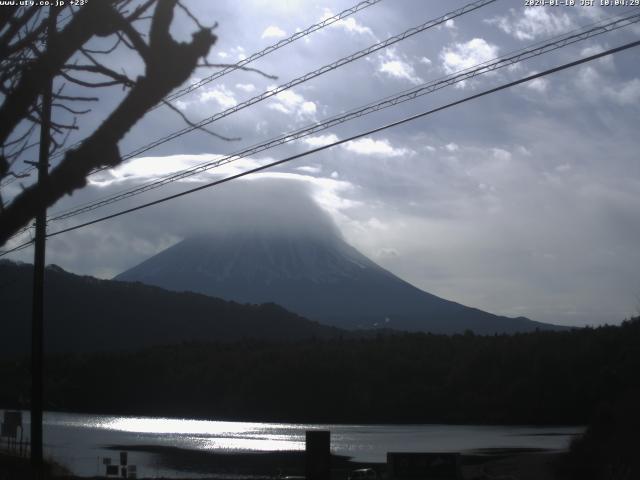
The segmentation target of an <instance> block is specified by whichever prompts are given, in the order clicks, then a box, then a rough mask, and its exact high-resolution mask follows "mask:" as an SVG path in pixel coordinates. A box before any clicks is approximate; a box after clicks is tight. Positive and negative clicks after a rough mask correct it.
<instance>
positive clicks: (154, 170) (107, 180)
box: [89, 154, 259, 188]
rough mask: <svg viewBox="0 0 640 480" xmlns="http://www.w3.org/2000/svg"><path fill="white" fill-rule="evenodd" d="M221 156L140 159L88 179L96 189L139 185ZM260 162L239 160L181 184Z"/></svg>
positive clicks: (245, 167)
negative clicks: (120, 185) (122, 184)
mask: <svg viewBox="0 0 640 480" xmlns="http://www.w3.org/2000/svg"><path fill="white" fill-rule="evenodd" d="M222 157H223V156H222V155H214V154H209V155H168V156H164V157H140V158H134V159H132V160H130V161H128V162H126V163H125V164H123V165H121V166H119V167H117V168H113V169H110V170H106V171H105V172H101V173H100V174H98V175H94V176H92V177H91V178H90V179H89V183H90V185H92V186H95V187H103V188H104V187H109V186H111V185H115V184H119V183H124V182H127V183H129V182H133V183H139V182H142V181H146V180H148V179H156V178H158V177H160V176H164V175H168V174H171V173H174V172H178V171H181V170H186V169H189V168H192V167H194V166H196V165H200V164H203V163H209V162H215V161H217V160H219V159H220V158H222ZM258 165H259V163H258V162H257V161H255V160H251V159H247V158H244V159H240V160H236V161H234V162H232V163H228V164H226V165H223V166H218V167H215V168H212V169H210V170H208V171H205V172H202V173H199V174H197V175H194V176H191V177H185V178H184V179H183V180H180V181H181V182H197V181H203V180H204V179H206V178H209V177H210V176H212V175H221V174H230V173H231V174H233V173H238V172H239V171H242V170H244V169H248V168H254V167H256V166H258Z"/></svg>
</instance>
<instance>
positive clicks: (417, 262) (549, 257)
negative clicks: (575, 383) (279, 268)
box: [4, 0, 640, 325]
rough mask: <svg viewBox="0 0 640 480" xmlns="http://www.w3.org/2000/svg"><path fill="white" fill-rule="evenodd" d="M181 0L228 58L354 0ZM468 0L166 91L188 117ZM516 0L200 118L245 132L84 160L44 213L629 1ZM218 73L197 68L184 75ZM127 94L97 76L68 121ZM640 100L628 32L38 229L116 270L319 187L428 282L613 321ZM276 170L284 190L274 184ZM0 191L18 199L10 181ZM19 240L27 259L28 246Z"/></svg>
mask: <svg viewBox="0 0 640 480" xmlns="http://www.w3.org/2000/svg"><path fill="white" fill-rule="evenodd" d="M186 3H187V4H189V5H190V6H191V7H192V10H193V12H194V13H195V14H196V15H197V16H198V17H199V19H200V21H201V22H202V23H204V24H213V23H214V22H216V21H217V22H218V23H219V26H218V28H217V30H216V33H217V35H218V36H219V40H218V42H217V43H216V45H215V46H214V48H213V49H212V51H211V54H210V56H209V60H210V61H211V62H214V63H234V62H236V61H238V60H240V59H242V58H244V57H245V56H248V55H250V54H251V53H253V52H255V51H258V50H261V49H262V48H264V47H266V46H268V45H270V44H272V43H275V42H276V41H278V40H279V39H281V38H285V37H286V36H288V35H291V34H293V33H295V32H296V30H298V29H305V28H306V27H307V26H309V25H311V24H313V23H316V22H318V21H320V20H321V19H323V18H325V17H327V16H331V15H332V14H335V13H338V12H340V11H341V10H343V9H345V8H348V7H350V6H352V5H354V4H355V1H354V0H351V1H326V2H318V1H302V0H297V1H296V0H278V1H274V0H243V1H218V2H211V1H205V0H187V2H186ZM465 3H466V2H463V1H451V0H447V1H439V0H430V1H422V0H383V1H381V2H380V3H379V4H377V5H374V6H372V7H370V8H367V9H365V10H363V11H361V12H359V13H358V14H356V15H354V16H351V17H349V18H348V19H346V20H343V21H341V22H338V23H336V24H334V25H333V26H331V27H328V28H325V29H323V30H321V31H318V32H316V33H313V34H311V35H309V36H308V37H305V38H304V39H302V40H299V41H297V42H295V43H293V44H291V45H289V46H287V47H284V48H283V49H281V50H279V51H278V52H277V53H275V54H271V55H268V56H266V57H264V58H262V59H260V60H258V61H257V62H255V64H252V66H254V67H256V68H259V69H261V70H262V71H263V72H265V73H268V74H273V75H277V76H278V79H277V80H270V79H267V78H264V77H263V76H260V75H258V74H256V73H252V72H236V73H233V74H230V75H227V76H225V77H223V78H221V79H219V80H217V81H216V82H215V83H211V84H209V85H207V86H206V87H203V88H200V89H198V90H196V91H195V92H193V93H192V94H190V95H189V96H186V97H183V98H182V99H180V101H178V102H177V106H178V108H180V109H181V110H182V111H183V112H184V113H185V114H187V115H189V116H190V117H191V118H192V119H194V120H200V119H202V118H205V117H207V116H210V115H213V114H214V113H217V112H219V111H222V110H225V109H227V108H229V107H231V106H234V105H236V104H237V103H239V102H242V101H243V100H246V99H248V98H250V97H252V96H254V95H257V94H259V93H261V92H263V91H265V90H266V89H268V88H272V87H273V86H276V85H279V84H282V83H285V82H287V81H289V80H291V79H293V78H296V77H298V76H300V75H302V74H304V73H306V72H308V71H311V70H314V69H316V68H318V67H321V66H323V65H325V64H328V63H331V62H333V61H335V60H337V59H339V58H341V57H343V56H346V55H348V54H351V53H353V52H355V51H357V50H360V49H362V48H365V47H367V46H369V45H371V44H373V43H375V42H377V41H381V40H384V39H386V38H388V37H389V36H392V35H395V34H397V33H400V32H402V31H404V30H406V29H408V28H410V27H412V26H415V25H418V24H421V23H423V22H425V21H427V20H429V19H432V18H435V17H438V16H440V15H442V14H444V13H446V12H448V11H451V10H453V9H455V8H458V7H460V6H462V5H464V4H465ZM523 3H524V2H523V1H521V0H517V1H515V0H514V1H512V0H498V1H497V2H495V3H494V4H491V5H489V6H487V7H484V8H482V9H480V10H477V11H475V12H472V13H469V14H467V15H464V16H462V17H459V18H456V19H455V20H452V21H449V22H447V23H446V24H445V25H442V26H440V27H437V28H433V29H430V30H428V31H425V32H422V33H420V34H418V35H415V36H413V37H411V38H409V39H407V40H404V41H402V42H400V43H398V44H396V45H395V46H393V47H391V48H387V49H385V50H382V51H379V52H377V53H374V54H371V55H370V56H368V57H366V58H363V59H360V60H357V61H355V62H353V63H351V64H349V65H347V66H345V67H343V68H340V69H337V70H335V71H332V72H329V73H327V74H325V75H323V76H321V77H319V78H316V79H313V80H311V81H309V82H307V83H304V84H303V85H300V86H297V87H295V88H293V89H292V90H289V91H287V92H285V93H282V94H279V95H278V96H277V97H275V98H271V99H269V100H266V101H264V102H261V103H260V104H258V105H255V106H253V107H251V108H248V109H245V110H243V111H241V112H238V113H237V114H234V115H232V116H229V117H228V118H225V119H223V120H220V121H219V122H216V123H214V124H212V125H211V127H210V128H211V129H212V130H215V131H216V132H218V133H220V134H224V135H227V136H232V137H240V138H241V140H240V141H234V142H225V141H221V140H216V139H214V138H212V137H211V136H209V135H206V134H204V133H201V132H196V133H191V134H188V135H185V136H183V137H181V138H180V139H178V140H176V141H173V142H171V143H168V144H165V145H163V146H160V147H158V148H155V149H154V150H152V151H150V152H147V153H146V154H145V155H146V156H145V157H144V158H139V159H135V160H132V161H130V162H129V163H128V164H127V165H124V166H123V167H121V168H119V169H118V170H117V171H113V172H105V173H102V174H100V175H97V176H95V177H93V178H92V181H91V184H90V185H89V186H88V187H87V188H85V189H84V190H83V191H81V192H76V193H75V194H74V195H73V196H71V197H68V198H65V199H64V200H63V201H61V202H59V204H58V205H56V206H55V207H53V208H52V209H51V210H50V212H57V211H61V210H63V209H66V208H70V207H72V206H74V205H77V204H80V203H83V202H86V201H90V200H93V199H97V198H100V197H102V196H104V195H107V194H109V193H113V192H116V191H120V190H122V189H125V188H128V187H131V186H134V185H137V184H140V183H143V182H146V181H148V180H150V179H152V178H154V177H155V176H157V175H158V174H163V173H168V172H171V171H174V170H177V169H181V168H184V167H187V166H191V165H194V164H198V163H201V162H203V161H206V160H209V159H215V158H217V156H219V155H223V154H227V153H231V152H235V151H237V150H240V149H242V148H243V147H246V146H249V145H252V144H255V143H258V142H261V141H264V140H267V139H270V138H272V137H275V136H277V135H279V134H281V133H284V132H288V131H291V130H293V129H296V128H300V127H304V126H306V125H309V124H312V123H314V122H317V121H321V120H322V119H324V118H326V117H329V116H332V115H335V114H338V113H340V112H342V111H346V110H349V109H352V108H355V107H358V106H361V105H364V104H367V103H370V102H372V101H375V100H377V99H380V98H383V97H386V96H388V95H392V94H395V93H398V92H400V91H403V90H406V89H409V88H413V87H415V86H417V85H420V84H423V83H426V82H429V81H432V80H434V79H437V78H440V77H443V76H444V75H447V74H450V73H452V72H455V71H458V70H461V69H463V68H467V67H470V66H473V65H475V64H477V63H480V62H483V61H486V60H490V59H492V58H494V57H496V56H500V55H504V54H507V53H509V52H511V51H514V50H518V49H522V48H524V47H526V46H528V45H531V44H533V43H536V42H540V41H543V40H545V39H548V38H550V37H553V36H556V35H559V34H562V33H564V32H568V31H570V30H572V29H575V28H578V27H580V26H583V25H587V24H590V23H593V22H596V21H598V20H601V19H603V18H606V17H609V16H613V15H619V14H622V13H624V12H625V11H626V9H624V8H621V7H607V8H604V7H595V6H594V7H528V8H525V7H523ZM194 28H195V27H194V26H193V24H192V23H190V22H189V21H188V19H186V18H184V17H183V16H178V17H177V18H176V20H175V24H174V34H175V35H176V36H179V37H181V38H188V35H189V34H190V33H191V32H192V31H193V30H194ZM639 36H640V28H638V27H637V26H635V27H631V28H625V29H623V30H620V31H616V32H613V33H609V34H606V35H602V36H600V37H596V38H594V39H591V40H588V41H585V42H580V43H578V44H576V45H573V46H571V47H569V48H566V49H562V50H559V51H557V52H554V53H552V54H550V55H545V56H543V57H539V58H537V59H534V60H531V61H527V62H524V63H522V64H520V65H518V66H517V67H511V68H508V69H504V70H501V71H499V72H496V73H492V74H489V75H483V76H481V77H478V78H476V79H474V80H472V81H468V82H466V83H464V84H459V85H457V86H456V87H449V88H447V89H445V90H442V91H440V92H438V93H435V94H432V95H427V96H424V97H421V98H419V99H417V100H415V101H412V102H408V103H405V104H402V105H399V106H396V107H393V108H390V109H387V110H385V111H382V112H378V113H376V114H372V115H369V116H367V117H364V118H360V119H358V120H354V121H352V122H349V123H347V124H344V125H342V126H339V127H335V128H332V129H329V130H327V131H325V132H323V133H321V134H317V135H314V136H313V137H310V138H307V139H305V140H300V141H296V142H294V143H293V144H291V145H287V146H284V147H279V148H276V149H273V150H270V151H268V152H263V153H261V154H258V155H256V156H255V157H252V158H250V159H245V160H242V161H239V162H235V163H233V164H230V165H227V166H225V167H224V168H221V169H216V170H212V171H210V172H209V173H206V174H201V175H199V176H198V177H195V178H191V179H189V180H188V181H184V182H180V183H177V184H174V185H172V186H170V187H169V188H167V189H160V190H157V191H154V192H151V193H148V194H145V195H142V196H139V197H136V198H135V199H130V200H128V201H125V202H121V203H118V204H116V205H114V206H113V207H110V208H105V209H104V210H99V211H96V212H93V213H92V214H88V215H85V216H82V217H79V218H75V219H73V220H69V221H68V222H63V223H60V224H55V225H52V226H51V230H52V231H55V230H56V229H58V228H60V227H62V226H68V225H73V224H74V223H76V222H78V221H79V220H88V219H91V218H94V217H96V216H98V214H106V213H110V212H113V211H116V210H119V209H121V208H125V207H129V206H133V205H136V204H138V203H141V202H142V201H147V200H150V199H154V198H158V197H160V196H163V195H166V194H168V193H174V192H178V191H181V190H184V189H186V188H189V187H191V186H194V185H197V184H198V183H199V182H204V181H211V179H212V178H219V177H220V176H224V175H228V174H229V173H231V172H234V173H235V172H239V171H243V170H245V169H247V168H249V167H251V166H255V165H259V164H261V163H264V162H266V161H269V160H274V159H280V158H283V157H285V156H287V155H290V154H292V153H296V152H301V151H304V150H308V149H309V148H311V147H313V146H318V145H321V144H324V143H326V142H330V141H332V140H336V139H341V138H345V137H348V136H350V135H353V134H355V133H358V132H362V131H365V130H367V129H370V128H374V127H377V126H380V125H383V124H385V123H389V122H392V121H395V120H398V119H401V118H403V117H406V116H409V115H411V114H415V113H418V112H421V111H425V110H428V109H431V108H434V107H437V106H440V105H443V104H445V103H447V102H450V101H452V100H455V99H459V98H462V97H465V96H468V95H471V94H473V93H477V92H479V91H482V90H484V89H486V88H490V87H493V86H496V85H499V84H501V83H504V82H506V81H510V80H514V79H517V78H519V77H522V76H526V75H527V74H530V73H532V72H537V71H541V70H544V69H547V68H551V67H553V66H556V65H559V64H561V63H565V62H567V61H571V60H574V59H576V58H579V57H581V56H586V55H590V54H593V53H596V52H599V51H602V50H603V49H607V48H611V47H614V46H618V45H621V44H623V43H626V42H629V41H631V40H637V39H638V37H639ZM110 61H112V62H114V64H116V65H118V66H119V67H122V68H125V70H127V72H129V73H135V72H138V71H139V69H140V64H139V63H138V61H137V59H136V57H135V56H134V55H132V54H131V53H127V52H122V51H118V52H117V53H116V54H115V55H114V56H113V58H111V59H110ZM212 71H213V70H211V69H200V70H199V71H198V72H196V74H195V75H194V80H195V79H197V78H202V77H205V76H206V75H207V74H209V73H211V72H212ZM121 95H122V92H121V91H120V90H119V89H112V90H108V91H105V92H103V94H102V101H101V103H100V104H99V106H98V107H97V108H95V109H94V111H93V112H92V113H91V114H90V115H87V116H85V117H84V118H82V125H83V128H82V130H81V132H79V135H80V136H81V135H83V134H86V133H88V132H89V131H90V129H91V128H92V126H95V125H96V124H98V123H99V122H100V120H101V118H103V117H104V115H105V114H106V113H107V112H109V111H110V109H112V108H113V106H114V105H115V103H116V102H117V100H118V99H119V98H121ZM639 113H640V49H637V48H636V49H632V50H628V51H625V52H622V53H619V54H616V55H615V56H612V57H607V58H604V59H601V60H598V61H595V62H592V63H589V64H586V65H583V66H579V67H577V68H574V69H571V70H568V71H565V72H561V73H558V74H555V75H552V76H549V77H545V78H544V79H539V80H535V81H533V82H530V83H528V84H525V85H522V86H518V87H514V88H512V89H510V90H507V91H502V92H499V93H496V94H493V95H491V96H488V97H484V98H482V99H479V100H476V101H473V102H469V103H465V104H463V105H460V106H457V107H454V108H451V109H448V110H446V111H444V112H440V113H437V114H435V115H431V116H429V117H427V118H423V119H420V120H417V121H414V122H412V123H409V124H405V125H403V126H400V127H396V128H392V129H388V130H385V131H383V132H380V133H377V134H375V135H371V136H368V137H365V138H362V139H360V140H357V141H354V142H351V143H348V144H344V145H342V146H338V147H334V148H332V149H330V150H326V151H324V152H321V153H318V154H315V155H312V156H308V157H304V158H302V159H299V160H296V161H294V162H292V163H290V164H288V165H286V166H282V167H279V168H277V169H275V170H272V171H269V172H266V173H262V174H257V175H255V176H254V178H252V179H249V178H247V179H246V180H241V181H238V182H235V184H227V185H223V186H221V187H216V188H213V189H210V190H205V191H202V192H199V193H196V194H194V195H191V196H189V197H186V198H183V199H181V200H176V201H173V202H170V203H168V204H164V205H163V206H157V207H152V208H149V209H146V210H143V211H140V212H137V213H134V214H131V215H127V216H124V217H121V218H118V219H115V220H111V221H108V222H104V223H101V224H98V225H95V226H93V227H90V228H86V229H82V230H79V231H77V232H74V233H71V234H67V235H61V236H59V237H56V238H55V239H52V240H51V241H50V242H49V243H48V251H47V263H56V264H59V265H60V266H62V267H63V268H65V269H67V270H70V271H72V272H75V273H81V274H89V275H95V276H99V277H103V278H110V277H112V276H113V275H115V274H117V273H120V272H121V271H123V270H126V269H127V268H130V267H132V266H134V265H135V264H137V263H139V262H140V261H142V260H144V259H146V258H148V257H149V256H151V255H153V254H155V253H157V252H159V251H161V250H162V249H164V248H166V247H168V246H170V245H171V244H173V243H175V242H177V241H179V240H180V239H181V238H184V237H185V236H188V235H190V234H192V233H193V232H194V231H197V230H198V229H202V228H222V226H223V225H225V222H224V221H223V219H224V217H225V216H227V217H229V218H233V217H235V218H242V219H243V221H245V219H246V221H247V222H251V216H252V215H254V216H261V215H262V214H261V213H260V212H261V210H262V211H264V209H268V210H269V211H271V212H276V215H275V216H276V217H278V218H280V219H281V221H282V222H288V223H295V222H297V221H298V220H305V218H304V217H305V214H304V213H303V212H302V210H303V209H302V208H301V207H300V206H299V205H307V204H308V203H307V202H306V201H305V199H308V198H311V199H313V200H314V201H315V202H317V203H318V204H319V205H320V206H321V207H322V208H323V209H324V210H325V211H326V212H327V213H328V214H329V216H330V218H332V219H333V221H334V222H335V223H336V225H337V227H338V229H339V230H340V231H341V232H342V234H343V236H344V237H345V238H346V239H347V241H349V242H350V243H351V244H352V245H354V246H355V247H357V248H358V249H360V250H361V251H362V252H363V253H365V254H366V255H368V256H369V257H370V258H371V259H373V260H374V261H376V262H377V263H379V264H380V265H382V266H383V267H385V268H387V269H389V270H391V271H392V272H393V273H395V274H396V275H398V276H400V277H401V278H403V279H405V280H407V281H409V282H411V283H413V284H414V285H416V286H418V287H419V288H422V289H424V290H426V291H428V292H431V293H433V294H436V295H439V296H442V297H444V298H447V299H450V300H454V301H457V302H460V303H463V304H466V305H470V306H474V307H478V308H481V309H484V310H487V311H490V312H493V313H496V314H502V315H510V316H516V315H523V316H527V317H529V318H532V319H534V320H539V321H547V322H554V323H559V324H566V325H586V324H600V323H604V322H608V323H619V322H620V321H621V320H623V319H624V318H625V317H628V316H631V315H633V314H637V312H638V308H640V307H639V305H640V268H638V267H640V252H639V249H638V246H639V245H640V219H639V212H640V162H639V161H638V153H639V152H640V148H639V147H640V138H639V135H638V119H639ZM183 126H184V124H183V123H181V120H180V118H179V117H178V116H177V115H176V114H175V113H173V112H171V111H170V110H168V109H166V108H161V109H158V110H155V111H154V112H152V113H150V114H148V115H147V117H145V119H144V120H143V121H142V122H140V124H139V125H138V126H136V128H135V129H134V130H132V131H131V132H130V134H129V135H128V136H127V138H126V139H125V140H124V141H123V142H122V144H121V151H122V153H127V152H128V151H130V150H133V149H134V148H136V147H139V146H140V145H143V144H146V143H147V142H150V141H151V140H154V139H156V138H158V137H160V136H162V135H164V134H166V133H169V132H172V131H174V130H177V129H179V128H182V127H183ZM77 138H80V137H77ZM72 141H73V139H72ZM265 178H269V181H268V182H266V181H265ZM266 185H268V188H265V186H266ZM274 185H275V186H276V187H274ZM11 188H17V183H16V184H13V185H12V186H11ZM274 188H275V190H274ZM278 188H280V189H283V190H286V191H287V192H289V193H288V195H286V196H284V197H282V196H279V195H274V192H275V191H277V189H278ZM13 192H15V190H14V191H13ZM4 193H5V195H9V197H10V196H11V194H12V191H11V190H7V191H5V192H4ZM296 196H297V197H296ZM283 198H284V199H286V201H283ZM295 198H300V199H301V200H300V202H299V205H298V206H296V205H293V204H294V203H296V202H295V200H293V199H295ZM252 205H253V206H254V207H255V208H252ZM240 215H242V216H240ZM306 220H308V219H306ZM302 225H304V222H302ZM9 246H10V245H9ZM11 258H14V259H17V260H23V261H32V251H31V250H25V251H24V252H20V253H19V254H15V255H13V256H12V257H11Z"/></svg>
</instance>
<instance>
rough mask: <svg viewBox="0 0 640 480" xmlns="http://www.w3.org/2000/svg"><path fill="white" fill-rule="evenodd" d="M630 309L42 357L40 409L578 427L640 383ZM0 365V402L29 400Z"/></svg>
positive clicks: (14, 367) (636, 326)
mask: <svg viewBox="0 0 640 480" xmlns="http://www.w3.org/2000/svg"><path fill="white" fill-rule="evenodd" d="M639 346H640V318H636V319H633V320H630V321H626V322H624V323H623V324H622V325H621V326H605V327H599V328H586V329H576V330H571V331H562V332H547V331H545V332H533V333H526V334H518V335H495V336H477V335H473V334H472V333H470V332H469V333H468V334H465V335H453V336H444V335H431V334H421V333H412V334H391V333H389V334H383V333H380V334H379V335H377V336H376V337H375V338H370V339H364V338H363V339H354V338H343V339H316V340H304V341H299V342H293V343H292V342H288V343H285V342H282V343H272V342H265V341H251V340H243V341H239V342H236V343H189V344H181V345H177V346H166V347H154V348H149V349H144V350H139V351H136V352H121V353H108V354H107V353H100V354H67V355H56V356H50V357H48V358H47V361H46V379H47V384H46V391H45V399H46V404H47V408H48V409H50V410H67V411H75V412H100V413H122V414H141V415H164V416H180V417H204V418H215V419H235V420H239V419H253V420H269V421H317V422H372V423H373V422H416V423H417V422H469V423H520V424H585V423H588V422H589V421H590V419H591V417H592V415H593V413H594V412H596V411H597V410H598V409H599V408H600V407H601V406H602V405H605V404H607V403H611V402H614V401H616V400H617V399H620V398H623V397H624V396H625V395H628V394H631V393H632V392H633V391H634V390H637V389H638V387H640V375H638V372H640V348H638V347H639ZM27 368H28V364H27V362H26V361H11V362H9V361H4V362H2V363H1V364H0V378H2V379H3V382H2V384H1V386H0V406H4V407H19V406H25V405H24V404H22V405H21V402H23V400H24V399H25V398H28V391H29V389H28V388H29V384H28V381H29V380H28V378H29V377H28V371H27Z"/></svg>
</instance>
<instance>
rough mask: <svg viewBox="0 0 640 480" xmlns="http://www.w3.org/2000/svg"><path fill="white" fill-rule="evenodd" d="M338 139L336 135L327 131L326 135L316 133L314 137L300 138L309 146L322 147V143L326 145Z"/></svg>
mask: <svg viewBox="0 0 640 480" xmlns="http://www.w3.org/2000/svg"><path fill="white" fill-rule="evenodd" d="M338 140H339V138H338V136H337V135H335V134H333V133H329V134H327V135H316V136H315V137H305V138H303V139H302V142H304V143H306V144H307V145H309V146H310V147H322V146H323V145H328V144H330V143H334V142H337V141H338Z"/></svg>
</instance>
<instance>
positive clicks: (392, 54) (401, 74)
mask: <svg viewBox="0 0 640 480" xmlns="http://www.w3.org/2000/svg"><path fill="white" fill-rule="evenodd" d="M379 58H380V66H379V67H378V71H379V72H382V73H386V74H387V75H389V76H390V77H394V78H400V79H404V80H409V81H410V82H411V83H413V84H416V85H417V84H420V83H423V80H422V79H421V78H420V77H419V76H418V75H416V72H415V70H414V68H413V65H411V63H409V62H408V61H407V59H406V58H402V57H400V56H399V55H398V54H397V53H396V51H395V50H394V49H389V50H387V51H386V53H385V54H384V55H380V57H379Z"/></svg>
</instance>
